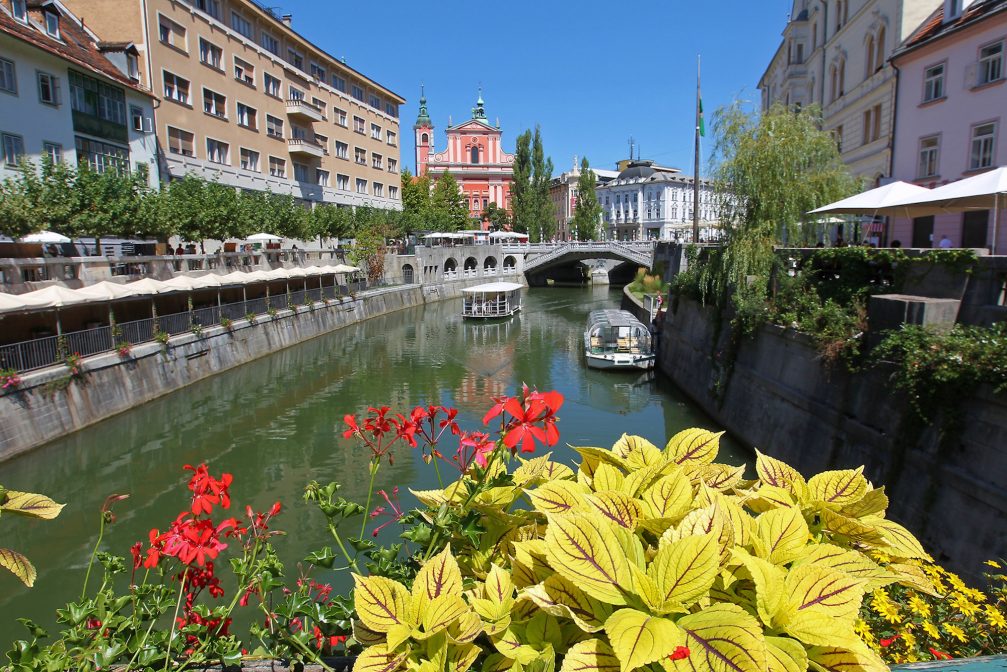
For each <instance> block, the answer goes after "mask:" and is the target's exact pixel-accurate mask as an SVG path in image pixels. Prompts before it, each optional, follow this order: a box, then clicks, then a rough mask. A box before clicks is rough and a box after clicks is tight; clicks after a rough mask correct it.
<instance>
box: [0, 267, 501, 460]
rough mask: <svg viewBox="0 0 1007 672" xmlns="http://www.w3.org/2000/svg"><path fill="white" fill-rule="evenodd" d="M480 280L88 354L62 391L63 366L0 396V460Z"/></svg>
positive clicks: (391, 291)
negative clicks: (125, 351) (79, 375)
mask: <svg viewBox="0 0 1007 672" xmlns="http://www.w3.org/2000/svg"><path fill="white" fill-rule="evenodd" d="M516 280H517V281H520V280H519V279H516ZM481 282H485V280H479V279H477V280H469V281H459V282H454V283H446V284H442V285H430V286H423V287H421V286H420V285H407V286H403V287H393V288H382V289H375V290H368V291H365V292H362V293H360V294H358V295H357V296H356V298H355V299H350V297H344V300H343V302H338V301H332V302H331V303H330V304H329V305H328V306H325V305H323V304H320V303H319V304H316V309H315V310H314V311H310V310H308V309H307V308H305V307H303V306H298V307H297V309H296V311H290V310H281V311H279V312H278V313H277V316H276V319H275V320H274V319H272V318H270V317H269V316H268V315H260V316H258V318H257V322H256V324H254V325H252V324H249V323H248V321H246V320H235V322H234V325H233V328H232V330H231V331H230V332H228V331H226V330H225V329H224V328H223V327H207V328H206V329H205V330H204V331H203V333H202V334H201V336H200V337H196V336H195V335H194V334H181V335H178V336H175V337H173V338H172V339H171V340H170V341H169V343H168V347H167V348H164V347H162V346H161V345H160V344H158V343H144V344H140V345H136V346H134V347H133V349H132V352H131V353H130V356H129V358H127V359H122V358H120V357H119V355H118V354H117V353H105V354H101V355H96V356H94V357H89V358H88V359H87V360H86V361H85V363H84V367H83V368H84V371H85V375H84V377H83V379H82V380H80V381H74V382H72V383H70V384H69V386H66V387H65V389H56V384H57V383H58V382H59V381H60V380H65V379H66V378H67V370H66V369H65V368H64V367H55V368H50V369H45V370H42V371H38V372H35V373H31V374H28V375H25V376H24V377H23V382H22V385H21V387H20V389H19V391H18V392H15V393H13V394H9V395H6V396H3V397H0V461H2V460H6V459H9V458H11V457H13V456H15V455H18V454H20V453H24V452H26V451H28V450H30V449H32V448H35V447H37V446H40V445H42V444H44V443H47V442H49V441H52V440H54V439H57V438H59V437H61V436H64V435H66V434H68V433H70V432H75V431H77V430H79V429H82V428H84V427H87V426H88V425H92V424H94V423H96V422H99V421H101V420H104V419H105V418H108V417H111V416H113V415H115V414H117V413H122V412H123V411H128V410H130V409H131V408H134V407H136V406H139V405H140V404H143V403H145V402H148V401H151V400H153V399H156V398H158V397H161V396H163V395H166V394H170V393H171V392H174V391H176V390H179V389H181V388H183V387H185V386H186V385H189V384H190V383H194V382H196V381H197V380H200V379H202V378H206V377H208V376H213V375H216V374H218V373H221V372H223V371H227V370H228V369H231V368H234V367H236V366H241V365H242V364H245V363H247V362H250V361H252V360H254V359H258V358H260V357H265V356H266V355H269V354H271V353H273V352H276V351H278V350H281V349H283V348H288V347H291V346H293V345H297V344H298V343H302V342H304V341H307V340H309V339H312V338H315V337H317V336H321V335H323V334H327V333H329V332H331V331H333V330H335V329H339V328H340V327H344V326H346V325H349V324H353V323H356V322H360V321H363V320H366V319H369V318H372V317H377V316H379V315H384V314H386V313H390V312H393V311H396V310H402V309H404V308H411V307H414V306H418V305H421V304H423V303H427V302H432V301H440V300H444V299H452V298H457V297H460V296H461V290H462V289H463V288H464V287H468V286H471V285H475V284H480V283H481Z"/></svg>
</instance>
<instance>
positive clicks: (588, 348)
mask: <svg viewBox="0 0 1007 672" xmlns="http://www.w3.org/2000/svg"><path fill="white" fill-rule="evenodd" d="M584 354H585V356H586V357H587V365H588V366H589V367H591V368H593V369H644V370H646V369H652V368H654V352H653V348H652V346H651V337H650V331H649V330H648V329H647V327H646V326H644V324H643V323H642V322H640V320H638V319H636V318H635V317H633V314H632V313H630V312H628V311H625V310H611V309H607V310H593V311H591V314H590V315H588V318H587V329H586V330H585V331H584Z"/></svg>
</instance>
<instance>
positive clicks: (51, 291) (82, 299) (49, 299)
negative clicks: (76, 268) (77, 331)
mask: <svg viewBox="0 0 1007 672" xmlns="http://www.w3.org/2000/svg"><path fill="white" fill-rule="evenodd" d="M18 299H20V300H21V303H22V305H23V306H24V307H25V308H27V309H36V308H54V309H55V311H56V335H57V336H62V335H63V323H62V321H61V320H60V317H59V309H60V308H65V307H67V306H76V305H78V304H81V303H87V302H88V301H91V300H93V299H91V298H90V297H88V296H87V294H83V293H81V292H79V291H77V290H76V289H69V288H67V287H64V286H62V285H51V286H49V287H45V288H43V289H37V290H35V291H34V292H28V293H27V294H20V295H18Z"/></svg>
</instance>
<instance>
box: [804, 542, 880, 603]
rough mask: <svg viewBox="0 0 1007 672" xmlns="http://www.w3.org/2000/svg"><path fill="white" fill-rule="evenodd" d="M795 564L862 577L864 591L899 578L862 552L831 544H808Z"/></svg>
mask: <svg viewBox="0 0 1007 672" xmlns="http://www.w3.org/2000/svg"><path fill="white" fill-rule="evenodd" d="M797 564H801V565H816V566H818V567H829V568H831V569H838V570H839V571H841V572H843V573H845V574H848V575H850V576H853V577H856V578H858V579H862V580H863V581H864V582H865V583H864V592H870V591H872V590H874V589H875V588H881V587H882V586H887V585H888V584H890V583H894V582H895V581H897V580H898V578H899V576H898V575H897V574H896V573H895V572H890V571H888V570H886V569H884V568H883V567H881V566H880V565H879V564H878V563H876V562H874V561H873V560H871V559H870V558H868V557H867V556H866V555H864V554H863V553H859V552H857V551H851V550H849V549H846V548H840V547H839V546H834V545H832V544H815V545H813V546H810V547H809V548H808V551H807V553H806V554H805V555H804V557H802V558H801V559H800V560H799V561H798V563H797Z"/></svg>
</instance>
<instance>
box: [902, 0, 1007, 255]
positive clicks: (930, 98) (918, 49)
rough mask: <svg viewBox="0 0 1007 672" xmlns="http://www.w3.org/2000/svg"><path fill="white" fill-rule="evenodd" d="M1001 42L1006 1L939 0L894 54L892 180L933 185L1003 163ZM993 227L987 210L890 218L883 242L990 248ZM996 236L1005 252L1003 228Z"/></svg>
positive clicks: (1006, 103) (1005, 87)
mask: <svg viewBox="0 0 1007 672" xmlns="http://www.w3.org/2000/svg"><path fill="white" fill-rule="evenodd" d="M1005 40H1007V0H972V2H969V0H945V2H944V6H943V7H942V8H941V9H939V10H937V11H936V12H935V13H934V14H933V15H932V16H931V17H930V18H929V19H928V20H927V21H925V22H924V23H923V24H922V25H921V26H920V27H919V28H918V29H917V30H916V32H914V33H913V34H912V35H911V36H910V37H909V38H908V39H907V40H906V42H905V43H904V44H903V45H902V47H901V48H900V49H898V50H897V51H896V52H895V54H894V55H893V56H892V61H891V62H892V64H893V65H894V66H895V67H896V68H897V69H898V71H899V80H898V95H897V100H898V105H897V111H896V117H895V139H894V145H895V147H894V155H893V159H892V164H893V165H892V176H893V177H894V178H895V179H899V180H905V181H907V182H914V183H916V184H919V185H922V186H925V187H938V186H941V185H943V184H947V183H949V182H954V181H956V180H959V179H962V178H964V177H971V176H972V175H976V174H978V173H982V172H984V171H986V170H989V169H991V168H995V167H997V166H1002V165H1005V164H1007V133H1005V131H1007V129H1005V128H1004V123H1005V122H1007V78H1005V77H1007V69H1005V63H1004V50H1005ZM1001 221H1003V215H1002V214H1001ZM993 230H994V227H993V215H992V213H991V212H988V211H981V212H969V213H959V214H949V215H938V216H936V217H918V218H916V219H913V220H907V219H904V218H897V219H895V220H894V221H893V222H892V229H891V234H890V236H889V241H891V240H899V241H901V242H902V245H903V246H906V247H937V246H938V245H939V243H940V241H941V239H942V238H943V237H945V236H946V237H947V238H948V239H949V240H950V241H951V245H952V246H954V247H977V248H978V247H991V246H992V244H993V240H992V236H993ZM998 238H999V239H998V240H997V248H998V249H1001V250H1002V249H1007V227H1000V231H999V234H998Z"/></svg>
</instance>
